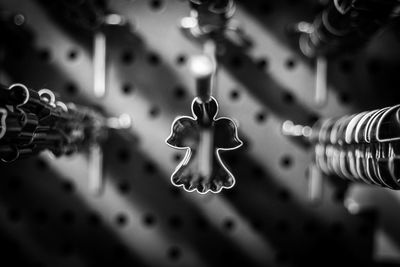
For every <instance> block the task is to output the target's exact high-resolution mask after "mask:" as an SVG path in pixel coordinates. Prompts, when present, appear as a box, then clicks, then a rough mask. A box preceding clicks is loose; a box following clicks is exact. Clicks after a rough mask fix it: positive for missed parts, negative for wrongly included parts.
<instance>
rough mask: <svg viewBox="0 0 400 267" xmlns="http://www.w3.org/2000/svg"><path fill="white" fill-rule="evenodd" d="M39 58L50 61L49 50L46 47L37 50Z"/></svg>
mask: <svg viewBox="0 0 400 267" xmlns="http://www.w3.org/2000/svg"><path fill="white" fill-rule="evenodd" d="M38 54H39V59H40V60H41V61H43V62H46V63H48V62H50V61H51V52H50V50H48V49H40V50H39V53H38Z"/></svg>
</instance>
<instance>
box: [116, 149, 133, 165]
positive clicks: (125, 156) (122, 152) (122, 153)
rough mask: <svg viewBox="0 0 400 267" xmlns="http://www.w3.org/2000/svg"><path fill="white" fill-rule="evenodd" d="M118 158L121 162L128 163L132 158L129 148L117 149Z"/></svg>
mask: <svg viewBox="0 0 400 267" xmlns="http://www.w3.org/2000/svg"><path fill="white" fill-rule="evenodd" d="M117 159H118V161H119V162H121V163H127V162H129V160H130V159H131V152H130V150H129V149H128V148H120V149H119V150H118V151H117Z"/></svg>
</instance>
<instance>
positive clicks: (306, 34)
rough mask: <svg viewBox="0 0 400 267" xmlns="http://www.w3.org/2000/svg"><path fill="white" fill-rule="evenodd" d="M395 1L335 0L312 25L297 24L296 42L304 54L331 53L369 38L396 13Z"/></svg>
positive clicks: (364, 41) (341, 50)
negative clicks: (297, 36) (297, 37)
mask: <svg viewBox="0 0 400 267" xmlns="http://www.w3.org/2000/svg"><path fill="white" fill-rule="evenodd" d="M398 6H399V1H397V0H384V1H382V0H347V1H341V0H334V1H333V3H332V4H330V5H328V7H327V8H326V9H324V10H323V11H322V12H321V13H319V14H318V15H317V16H316V17H315V19H314V21H313V22H312V23H311V24H308V23H304V22H303V23H300V24H298V31H300V32H302V34H301V36H300V39H299V45H300V49H301V50H302V52H303V53H304V54H305V55H307V56H311V57H314V56H318V55H324V56H331V55H332V54H335V53H338V52H339V53H342V52H343V51H345V50H349V49H351V48H356V47H358V46H360V45H362V44H364V43H366V41H368V40H369V39H370V38H371V36H372V35H374V34H375V33H376V32H377V31H378V30H379V29H380V28H381V27H382V26H383V25H384V24H386V23H387V21H388V20H389V19H390V18H391V17H392V16H394V15H395V12H396V8H397V7H398Z"/></svg>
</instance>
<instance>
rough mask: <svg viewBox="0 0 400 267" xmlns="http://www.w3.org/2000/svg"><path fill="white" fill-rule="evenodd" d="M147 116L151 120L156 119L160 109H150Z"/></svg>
mask: <svg viewBox="0 0 400 267" xmlns="http://www.w3.org/2000/svg"><path fill="white" fill-rule="evenodd" d="M149 115H150V117H152V118H156V117H158V115H160V108H159V107H155V106H154V107H152V108H150V110H149Z"/></svg>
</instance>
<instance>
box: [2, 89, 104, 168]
mask: <svg viewBox="0 0 400 267" xmlns="http://www.w3.org/2000/svg"><path fill="white" fill-rule="evenodd" d="M106 127H107V126H106V119H105V118H104V117H103V116H102V115H101V114H100V113H98V112H96V111H95V110H93V109H90V108H86V107H78V106H76V105H74V104H65V103H63V102H61V101H58V100H56V98H55V95H54V94H53V93H52V91H50V90H49V89H41V90H39V91H38V92H36V91H34V90H31V89H28V88H27V87H26V86H24V85H23V84H13V85H11V86H10V87H5V86H0V159H1V160H2V161H4V162H10V161H14V160H16V159H18V158H23V157H27V156H31V155H35V154H38V153H39V152H41V151H44V150H48V151H51V152H52V153H53V154H54V155H55V156H60V155H65V154H67V155H68V154H72V153H74V152H76V151H78V150H83V149H87V148H88V147H89V146H90V145H91V144H94V143H96V142H99V140H101V139H102V138H104V135H105V134H106V131H105V130H106Z"/></svg>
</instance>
